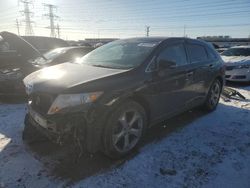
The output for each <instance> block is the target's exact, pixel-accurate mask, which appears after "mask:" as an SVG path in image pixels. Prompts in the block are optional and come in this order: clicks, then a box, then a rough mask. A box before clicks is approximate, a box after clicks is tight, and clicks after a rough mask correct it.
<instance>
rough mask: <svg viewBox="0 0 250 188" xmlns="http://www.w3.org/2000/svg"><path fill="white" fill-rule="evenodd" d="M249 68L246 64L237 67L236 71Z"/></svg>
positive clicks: (249, 65)
mask: <svg viewBox="0 0 250 188" xmlns="http://www.w3.org/2000/svg"><path fill="white" fill-rule="evenodd" d="M249 68H250V64H244V65H239V66H236V67H235V69H249Z"/></svg>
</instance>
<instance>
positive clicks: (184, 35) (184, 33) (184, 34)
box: [183, 25, 186, 37]
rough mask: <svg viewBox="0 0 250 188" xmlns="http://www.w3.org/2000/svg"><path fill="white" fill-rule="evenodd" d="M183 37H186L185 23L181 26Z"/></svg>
mask: <svg viewBox="0 0 250 188" xmlns="http://www.w3.org/2000/svg"><path fill="white" fill-rule="evenodd" d="M183 37H186V25H184V27H183Z"/></svg>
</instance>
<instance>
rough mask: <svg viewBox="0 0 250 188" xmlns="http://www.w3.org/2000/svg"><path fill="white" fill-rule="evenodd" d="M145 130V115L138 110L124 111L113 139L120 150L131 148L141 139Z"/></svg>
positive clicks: (123, 151)
mask: <svg viewBox="0 0 250 188" xmlns="http://www.w3.org/2000/svg"><path fill="white" fill-rule="evenodd" d="M142 131H143V117H142V115H141V114H140V113H139V112H138V111H136V110H129V111H126V112H124V113H123V114H122V115H121V116H120V117H119V119H118V122H117V126H116V127H115V129H114V131H113V135H112V141H113V145H114V147H115V149H116V150H117V151H118V152H121V153H125V152H127V151H129V150H131V149H132V148H133V147H134V146H135V145H136V144H137V143H138V141H139V140H140V137H141V136H142Z"/></svg>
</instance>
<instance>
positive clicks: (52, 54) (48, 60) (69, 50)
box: [31, 46, 94, 68]
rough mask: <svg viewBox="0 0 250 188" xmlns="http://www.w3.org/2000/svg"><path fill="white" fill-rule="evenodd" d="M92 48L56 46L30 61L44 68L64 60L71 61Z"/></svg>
mask: <svg viewBox="0 0 250 188" xmlns="http://www.w3.org/2000/svg"><path fill="white" fill-rule="evenodd" d="M93 49H94V48H92V47H82V46H72V47H64V48H56V49H54V50H51V51H49V52H47V53H45V54H43V57H38V58H36V59H35V60H34V61H32V62H31V63H32V64H33V65H35V66H37V67H39V68H44V67H48V66H52V65H56V64H60V63H64V62H72V61H75V60H76V59H77V58H81V57H82V56H84V55H86V54H87V53H89V52H91V51H92V50H93Z"/></svg>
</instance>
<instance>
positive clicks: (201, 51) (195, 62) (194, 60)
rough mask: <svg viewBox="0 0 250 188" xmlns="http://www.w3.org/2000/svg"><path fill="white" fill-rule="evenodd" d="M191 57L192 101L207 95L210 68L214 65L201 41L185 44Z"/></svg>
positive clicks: (189, 70)
mask: <svg viewBox="0 0 250 188" xmlns="http://www.w3.org/2000/svg"><path fill="white" fill-rule="evenodd" d="M185 46H186V49H187V53H188V56H189V63H190V66H189V69H188V70H187V72H188V75H189V79H190V84H191V85H190V86H191V87H190V91H191V92H190V93H189V95H190V99H191V100H190V101H189V102H192V101H195V100H196V99H197V100H199V99H202V98H203V97H204V96H205V93H206V88H207V86H206V83H207V81H208V80H209V74H210V73H209V67H211V68H212V67H213V63H212V61H211V60H210V58H209V57H208V53H207V50H206V47H205V46H204V45H203V44H202V43H200V42H199V41H191V40H188V41H187V42H186V44H185Z"/></svg>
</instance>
